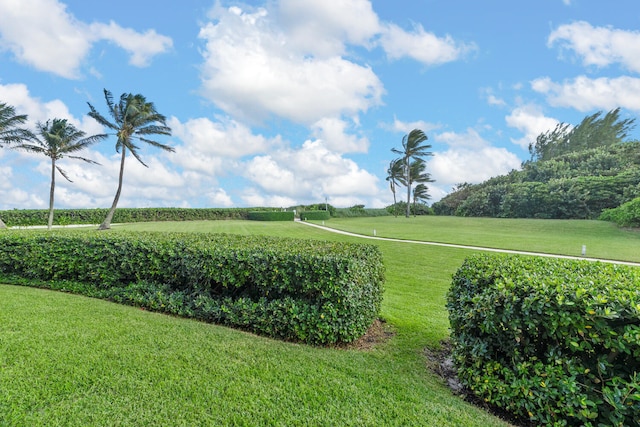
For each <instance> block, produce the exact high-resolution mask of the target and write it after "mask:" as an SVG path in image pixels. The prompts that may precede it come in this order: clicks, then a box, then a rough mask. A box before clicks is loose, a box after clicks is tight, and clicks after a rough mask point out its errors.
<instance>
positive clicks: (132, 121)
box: [89, 89, 175, 230]
mask: <svg viewBox="0 0 640 427" xmlns="http://www.w3.org/2000/svg"><path fill="white" fill-rule="evenodd" d="M104 98H105V100H106V102H107V108H108V109H109V115H110V116H111V117H112V118H113V122H110V121H109V120H108V119H106V118H105V117H104V116H103V115H102V114H100V113H98V111H97V110H96V109H95V108H93V105H91V104H89V109H90V112H89V117H92V118H94V119H95V120H96V121H97V122H98V123H100V124H101V125H103V126H105V127H107V128H109V129H111V130H112V131H114V132H115V135H116V137H117V140H116V152H117V153H120V174H119V177H118V190H117V191H116V195H115V197H114V199H113V204H112V205H111V209H109V212H108V213H107V217H106V218H105V220H104V221H103V222H102V224H100V227H99V228H98V229H99V230H107V229H109V228H111V220H112V219H113V214H114V213H115V211H116V207H117V206H118V200H120V193H121V192H122V178H123V176H124V161H125V159H126V157H127V150H128V151H130V152H131V155H133V157H135V158H136V160H138V161H139V162H140V163H141V164H142V165H143V166H145V167H148V166H147V165H146V164H145V163H144V162H143V161H142V159H141V158H140V155H139V154H138V148H139V147H138V146H137V145H136V144H135V141H136V140H138V141H142V142H145V143H147V144H149V145H151V146H153V147H157V148H160V149H162V150H165V151H175V149H174V148H173V147H170V146H168V145H165V144H161V143H160V142H157V141H153V140H151V139H147V138H146V136H147V135H171V128H170V127H168V126H167V124H166V121H167V119H166V117H165V116H163V115H162V114H160V113H158V111H156V107H155V106H154V105H153V103H152V102H147V100H146V98H145V97H144V96H142V95H140V94H137V95H132V94H130V93H123V94H122V95H121V96H120V101H119V102H118V103H117V104H116V103H114V101H113V95H111V92H109V91H108V90H106V89H105V90H104Z"/></svg>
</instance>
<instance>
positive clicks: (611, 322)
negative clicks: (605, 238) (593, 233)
mask: <svg viewBox="0 0 640 427" xmlns="http://www.w3.org/2000/svg"><path fill="white" fill-rule="evenodd" d="M639 284H640V269H639V268H634V267H629V266H620V265H613V264H602V263H593V262H588V261H576V260H558V259H548V258H535V257H524V256H499V255H491V256H489V255H484V256H475V257H472V258H469V259H467V260H466V261H465V263H464V264H463V265H462V266H461V267H460V269H459V270H458V271H457V272H456V273H455V275H454V277H453V282H452V287H451V289H450V292H449V294H448V297H447V298H448V299H447V308H448V309H449V318H450V322H451V341H452V344H453V357H454V362H455V364H456V366H457V369H458V375H459V377H460V380H461V381H462V382H463V384H464V385H465V386H466V387H467V388H468V389H469V390H471V391H472V392H473V393H474V394H476V395H477V396H479V397H480V398H482V399H484V400H485V401H487V402H489V403H491V404H493V405H497V406H499V407H501V408H504V409H506V410H508V411H510V412H511V413H513V414H516V415H518V416H522V417H526V418H529V419H530V420H531V421H533V422H534V423H536V424H543V425H558V426H561V425H571V426H578V425H581V426H582V425H584V426H604V425H606V426H638V425H639V424H638V423H639V420H640V286H639Z"/></svg>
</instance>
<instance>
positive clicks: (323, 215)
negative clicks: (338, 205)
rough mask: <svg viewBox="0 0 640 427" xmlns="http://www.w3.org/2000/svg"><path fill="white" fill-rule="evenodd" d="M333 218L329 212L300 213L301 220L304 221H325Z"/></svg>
mask: <svg viewBox="0 0 640 427" xmlns="http://www.w3.org/2000/svg"><path fill="white" fill-rule="evenodd" d="M330 218H331V214H330V213H329V212H328V211H305V212H300V219H301V220H303V221H324V220H327V219H330Z"/></svg>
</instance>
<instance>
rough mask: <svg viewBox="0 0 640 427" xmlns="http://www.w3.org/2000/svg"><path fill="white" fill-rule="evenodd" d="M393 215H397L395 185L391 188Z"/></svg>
mask: <svg viewBox="0 0 640 427" xmlns="http://www.w3.org/2000/svg"><path fill="white" fill-rule="evenodd" d="M393 216H395V217H396V218H397V217H398V201H397V200H396V189H395V185H394V188H393Z"/></svg>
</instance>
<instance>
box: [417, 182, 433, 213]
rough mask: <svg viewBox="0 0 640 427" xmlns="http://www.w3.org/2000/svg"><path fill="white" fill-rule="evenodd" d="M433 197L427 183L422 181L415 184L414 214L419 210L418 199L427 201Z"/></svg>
mask: <svg viewBox="0 0 640 427" xmlns="http://www.w3.org/2000/svg"><path fill="white" fill-rule="evenodd" d="M430 198H431V196H430V195H429V187H427V186H426V184H423V183H420V184H418V185H416V186H415V188H414V189H413V215H414V216H415V215H416V213H417V212H418V209H417V206H416V205H417V204H418V201H425V202H426V201H427V200H429V199H430Z"/></svg>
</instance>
